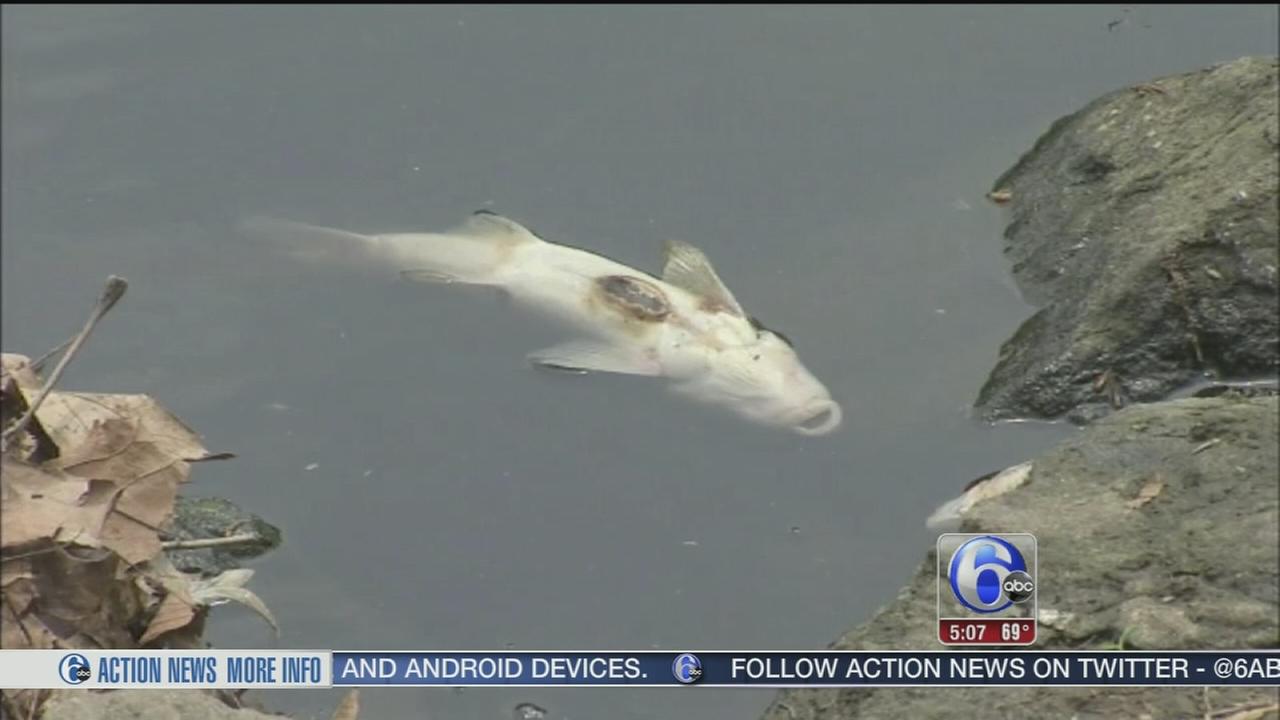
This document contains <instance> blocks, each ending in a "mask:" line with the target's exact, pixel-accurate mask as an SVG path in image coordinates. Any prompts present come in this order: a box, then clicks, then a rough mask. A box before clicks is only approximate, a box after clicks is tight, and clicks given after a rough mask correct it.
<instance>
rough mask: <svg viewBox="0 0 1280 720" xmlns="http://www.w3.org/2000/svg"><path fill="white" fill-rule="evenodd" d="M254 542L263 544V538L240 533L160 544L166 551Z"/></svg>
mask: <svg viewBox="0 0 1280 720" xmlns="http://www.w3.org/2000/svg"><path fill="white" fill-rule="evenodd" d="M252 542H262V537H261V536H259V535H258V534H257V533H240V534H239V535H228V536H227V537H220V538H202V539H199V540H166V541H165V542H162V543H160V547H161V548H162V549H164V550H194V549H196V548H210V547H221V546H223V545H243V544H247V543H252Z"/></svg>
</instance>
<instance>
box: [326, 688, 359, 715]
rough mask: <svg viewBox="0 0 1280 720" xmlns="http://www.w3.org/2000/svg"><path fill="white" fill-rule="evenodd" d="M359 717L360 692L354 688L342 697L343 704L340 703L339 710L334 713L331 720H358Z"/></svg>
mask: <svg viewBox="0 0 1280 720" xmlns="http://www.w3.org/2000/svg"><path fill="white" fill-rule="evenodd" d="M359 716H360V691H359V690H357V689H355V688H352V689H351V691H350V692H348V693H347V694H346V695H343V696H342V702H340V703H338V708H337V709H336V710H334V711H333V717H332V718H331V719H330V720H358V718H359Z"/></svg>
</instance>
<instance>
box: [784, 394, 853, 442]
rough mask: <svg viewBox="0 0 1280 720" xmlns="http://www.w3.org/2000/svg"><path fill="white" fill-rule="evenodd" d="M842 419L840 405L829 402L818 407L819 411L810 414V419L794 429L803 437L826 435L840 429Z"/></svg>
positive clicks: (800, 422) (806, 419) (832, 401)
mask: <svg viewBox="0 0 1280 720" xmlns="http://www.w3.org/2000/svg"><path fill="white" fill-rule="evenodd" d="M842 418H843V415H842V413H841V410H840V404H839V403H837V402H835V401H834V400H827V401H825V402H823V403H822V404H821V405H820V406H819V407H818V409H817V411H815V412H813V413H810V414H809V416H808V417H806V418H804V419H803V420H800V421H799V422H797V423H796V424H795V425H794V426H792V427H793V428H794V429H795V431H796V432H798V433H800V434H801V435H826V434H827V433H830V432H831V431H833V430H835V429H836V428H838V427H840V421H841V419H842Z"/></svg>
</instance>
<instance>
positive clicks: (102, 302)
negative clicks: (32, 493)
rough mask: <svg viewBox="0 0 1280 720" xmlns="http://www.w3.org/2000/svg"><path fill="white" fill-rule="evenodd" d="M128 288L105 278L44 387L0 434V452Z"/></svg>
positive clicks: (117, 279) (116, 278) (117, 280)
mask: <svg viewBox="0 0 1280 720" xmlns="http://www.w3.org/2000/svg"><path fill="white" fill-rule="evenodd" d="M128 289H129V283H128V282H127V281H126V280H125V279H124V278H122V277H119V276H117V275H112V276H111V277H109V278H107V285H106V287H104V288H103V289H102V295H101V296H99V297H98V302H97V304H96V305H94V306H93V312H92V313H90V314H89V321H88V322H86V323H85V324H84V328H83V329H82V330H81V331H80V334H79V335H76V338H75V340H72V341H71V347H69V348H67V351H66V352H65V353H63V354H62V358H61V359H60V360H58V364H57V366H55V367H54V368H53V372H51V373H49V377H48V379H46V380H45V381H44V387H42V388H40V392H39V393H37V394H36V398H35V400H32V401H31V404H30V405H29V406H28V407H27V412H26V414H24V415H23V416H22V418H21V419H19V420H18V422H16V423H14V425H13V427H11V428H9V429H8V430H5V431H4V434H3V435H0V452H3V451H4V449H5V448H7V447H8V446H9V440H10V438H12V437H13V436H15V435H17V434H19V433H21V432H22V431H23V430H24V429H26V427H27V424H28V423H30V422H31V418H33V417H35V415H36V410H39V409H40V404H41V403H43V402H44V399H45V398H46V397H48V395H49V391H51V390H53V386H54V385H55V384H56V383H57V382H58V379H59V378H61V377H62V371H63V370H66V369H67V365H68V364H69V363H70V362H71V358H73V357H75V355H76V353H77V352H79V350H80V346H81V345H83V344H84V341H85V340H87V339H88V338H89V333H91V332H93V328H94V327H95V326H97V324H98V322H99V321H100V320H102V316H103V315H106V314H107V311H108V310H110V309H111V308H112V306H114V305H115V304H116V303H117V302H118V301H119V300H120V298H122V297H124V291H125V290H128Z"/></svg>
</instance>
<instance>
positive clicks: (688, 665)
mask: <svg viewBox="0 0 1280 720" xmlns="http://www.w3.org/2000/svg"><path fill="white" fill-rule="evenodd" d="M671 674H672V675H675V677H676V681H677V682H680V683H682V684H684V685H692V684H694V683H696V682H698V681H699V680H701V679H702V661H701V660H699V659H698V656H697V655H694V654H693V653H680V654H679V655H677V656H676V659H675V660H674V661H672V663H671Z"/></svg>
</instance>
